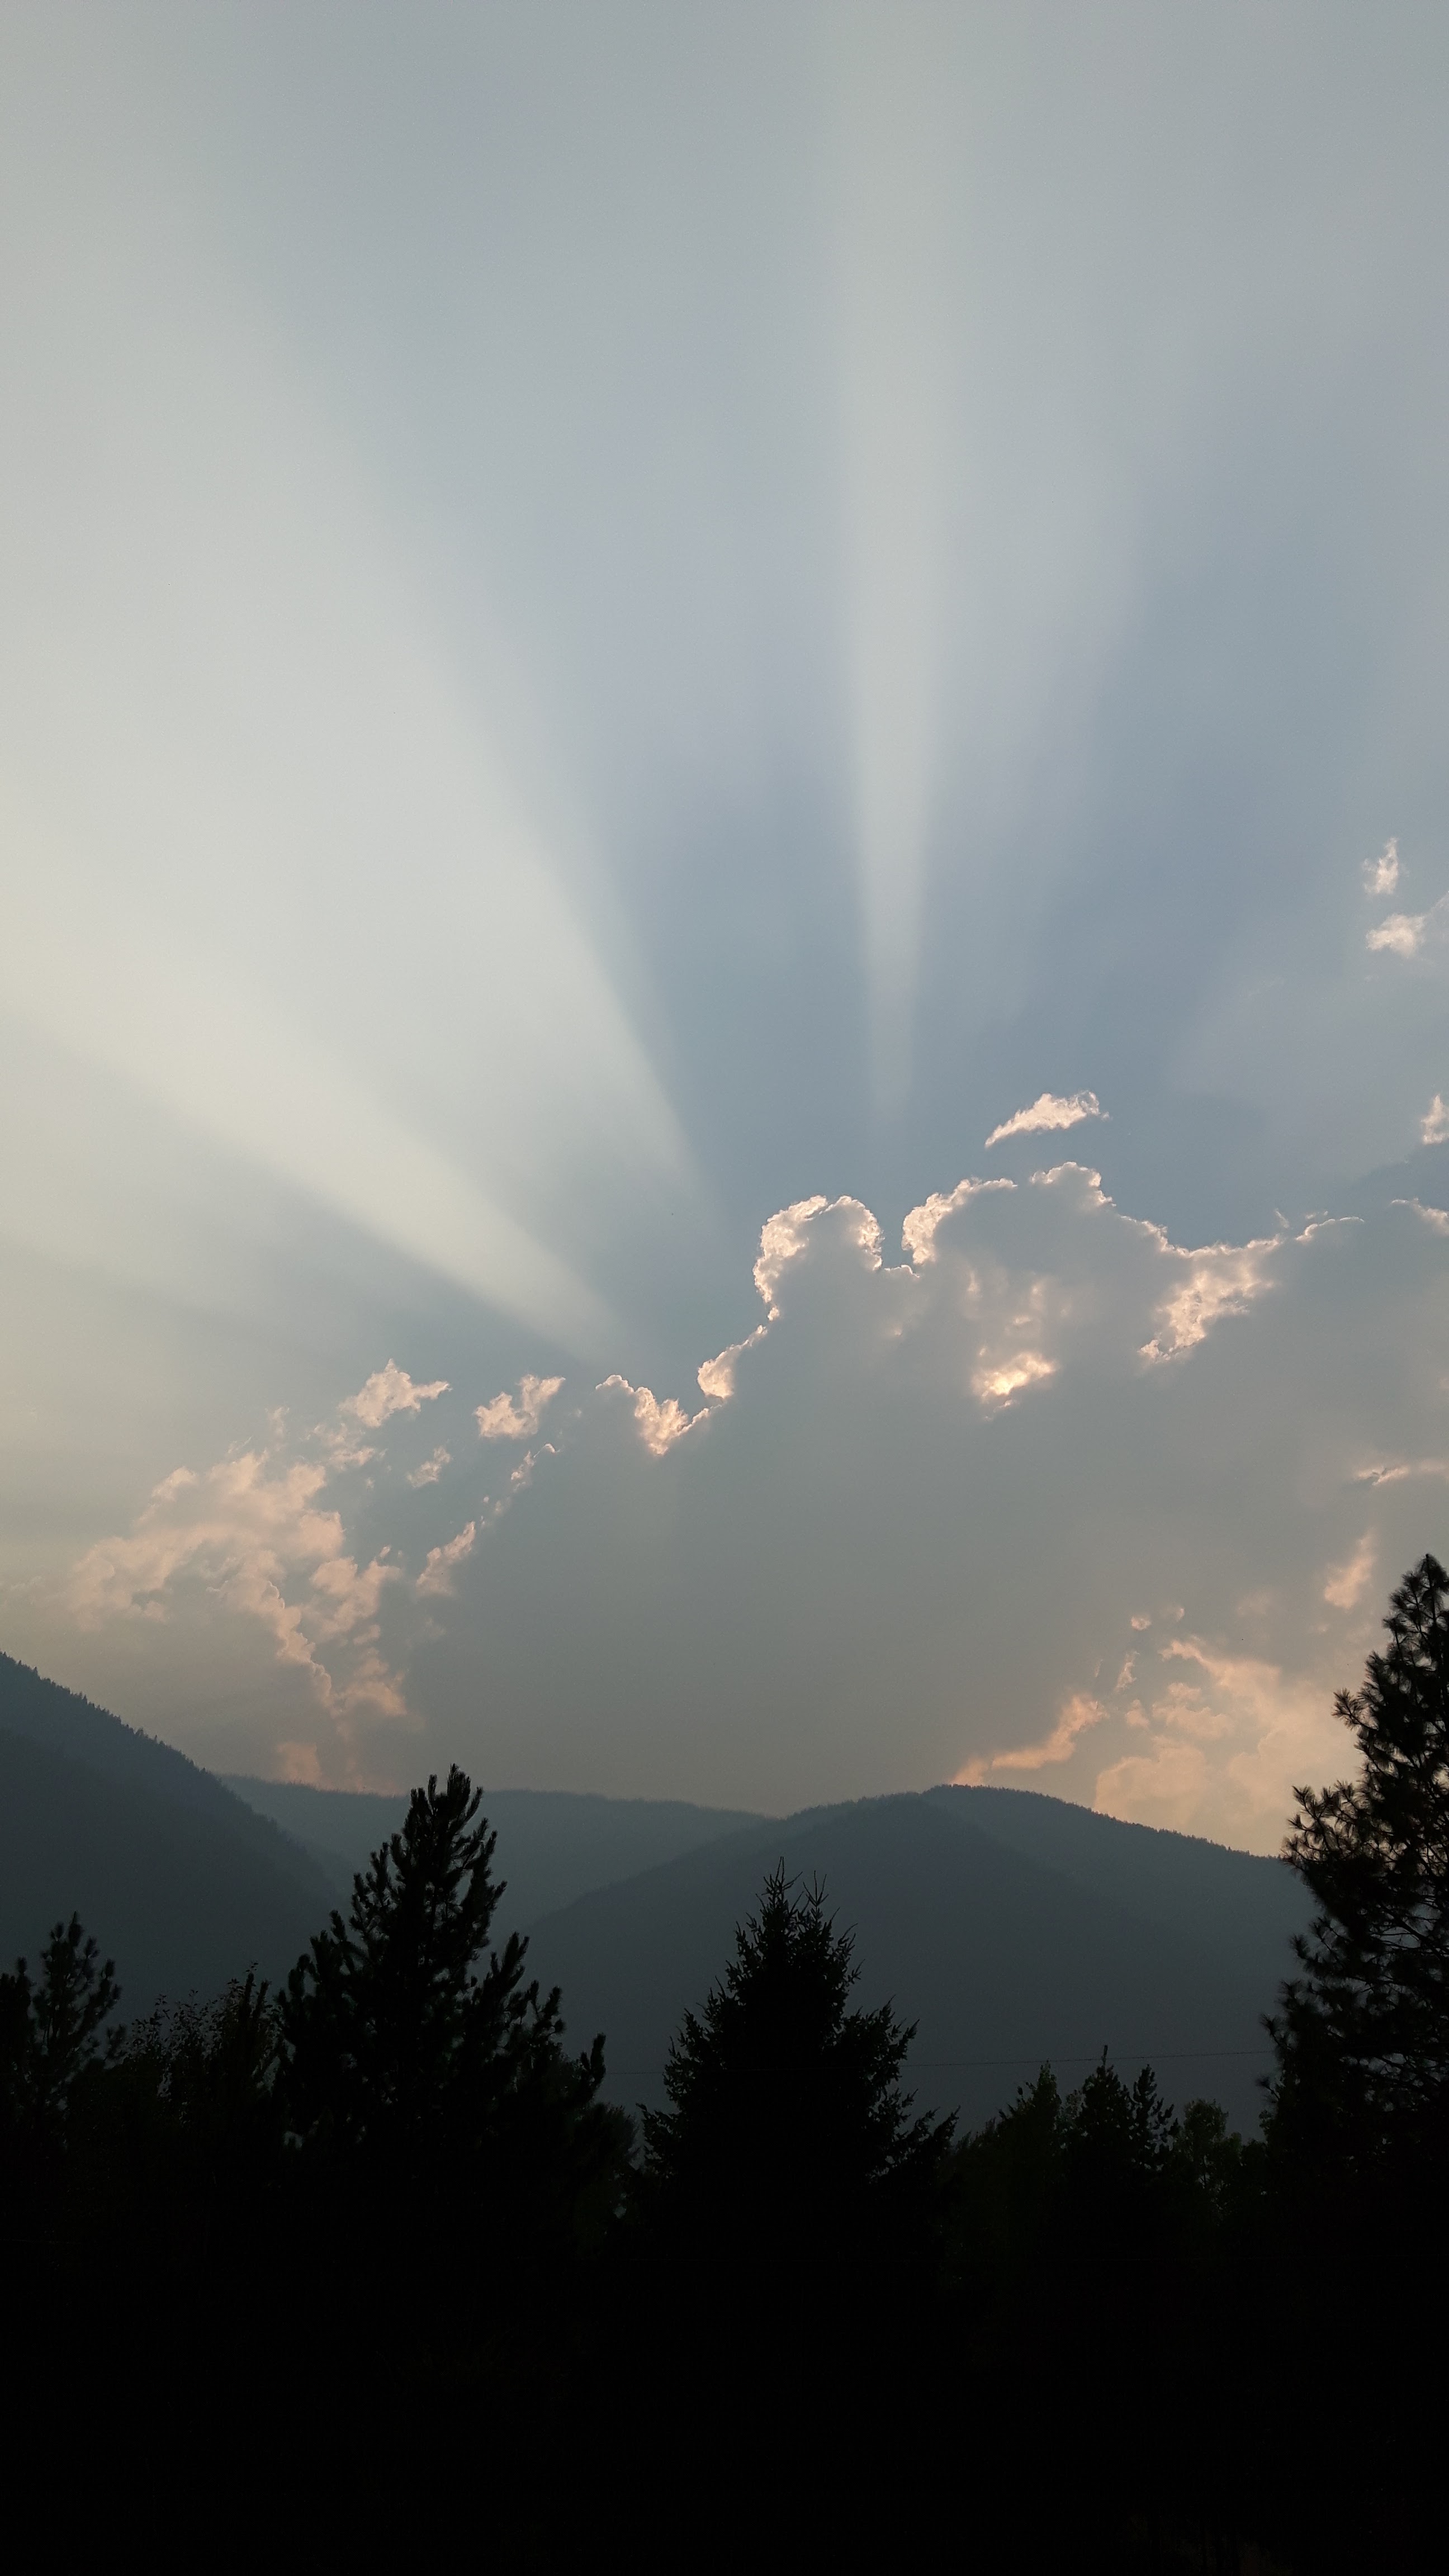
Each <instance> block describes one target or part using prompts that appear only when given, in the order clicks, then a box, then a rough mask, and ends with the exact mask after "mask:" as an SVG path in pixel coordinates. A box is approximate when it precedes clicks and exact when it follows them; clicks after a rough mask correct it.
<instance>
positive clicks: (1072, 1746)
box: [956, 1656, 1131, 1785]
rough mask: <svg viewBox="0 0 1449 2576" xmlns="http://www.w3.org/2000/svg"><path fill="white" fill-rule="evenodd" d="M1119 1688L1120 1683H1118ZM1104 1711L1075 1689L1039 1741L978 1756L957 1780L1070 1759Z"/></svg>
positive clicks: (1128, 1675) (1104, 1715)
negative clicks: (1010, 1750)
mask: <svg viewBox="0 0 1449 2576" xmlns="http://www.w3.org/2000/svg"><path fill="white" fill-rule="evenodd" d="M1130 1666H1131V1657H1130V1656H1129V1657H1128V1661H1127V1665H1126V1666H1124V1672H1123V1678H1124V1680H1130V1678H1131V1672H1130ZM1117 1687H1118V1689H1119V1690H1120V1689H1121V1688H1122V1687H1123V1683H1122V1682H1121V1681H1119V1683H1118V1685H1117ZM1106 1718H1107V1711H1106V1710H1105V1708H1104V1707H1103V1706H1102V1703H1101V1701H1100V1700H1097V1699H1092V1698H1091V1697H1090V1696H1089V1694H1088V1693H1087V1692H1085V1691H1074V1692H1073V1693H1072V1695H1071V1697H1070V1699H1069V1700H1068V1701H1067V1702H1066V1705H1065V1707H1064V1708H1063V1710H1062V1713H1061V1715H1060V1717H1059V1718H1058V1719H1057V1722H1056V1725H1055V1726H1054V1727H1053V1728H1052V1731H1051V1733H1050V1735H1048V1736H1046V1737H1044V1738H1043V1740H1042V1742H1041V1743H1040V1744H1020V1745H1018V1746H1017V1747H1016V1748H1015V1750H1014V1751H1012V1752H1009V1753H991V1754H987V1755H986V1756H985V1757H984V1758H983V1757H980V1756H978V1758H977V1759H976V1760H975V1761H974V1762H969V1763H967V1764H966V1765H965V1766H964V1768H963V1769H962V1770H960V1771H958V1773H957V1774H956V1777H957V1780H958V1781H960V1782H964V1783H967V1784H970V1785H975V1784H976V1783H978V1782H980V1781H982V1780H984V1779H985V1777H986V1775H987V1773H988V1772H991V1771H1044V1770H1046V1769H1047V1768H1048V1767H1049V1765H1050V1764H1052V1763H1054V1762H1069V1761H1070V1760H1071V1757H1072V1755H1073V1753H1074V1752H1075V1751H1076V1748H1077V1745H1078V1744H1079V1742H1080V1741H1081V1738H1082V1737H1083V1736H1084V1735H1085V1734H1087V1733H1088V1732H1089V1730H1090V1729H1091V1728H1092V1727H1094V1726H1102V1725H1105V1723H1106Z"/></svg>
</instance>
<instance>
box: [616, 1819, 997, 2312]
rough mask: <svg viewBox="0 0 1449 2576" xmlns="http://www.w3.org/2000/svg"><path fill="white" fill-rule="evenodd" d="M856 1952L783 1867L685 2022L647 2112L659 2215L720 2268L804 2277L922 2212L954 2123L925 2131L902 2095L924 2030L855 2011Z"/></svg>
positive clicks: (925, 2123) (647, 2164) (650, 2178)
mask: <svg viewBox="0 0 1449 2576" xmlns="http://www.w3.org/2000/svg"><path fill="white" fill-rule="evenodd" d="M853 1953H854V1944H853V1941H852V1939H851V1936H850V1934H849V1933H847V1932H838V1931H837V1930H836V1928H835V1924H834V1920H833V1918H832V1917H831V1916H830V1915H829V1914H828V1913H827V1912H826V1908H825V1891H824V1889H823V1887H821V1886H819V1885H818V1884H815V1885H811V1886H809V1887H805V1888H802V1889H800V1890H799V1891H798V1892H797V1891H796V1890H795V1888H794V1885H793V1882H792V1881H790V1880H789V1879H787V1878H786V1876H785V1868H784V1863H783V1862H781V1863H780V1864H779V1866H778V1867H777V1868H776V1869H775V1870H773V1871H772V1872H771V1874H770V1876H769V1877H768V1878H767V1880H766V1882H765V1886H764V1890H763V1893H762V1896H761V1899H760V1905H759V1910H758V1912H757V1913H756V1914H754V1915H752V1916H751V1917H750V1918H749V1920H748V1921H747V1922H746V1923H744V1924H743V1925H741V1926H739V1927H738V1928H737V1930H736V1933H735V1955H734V1958H733V1959H732V1960H731V1961H730V1963H729V1965H728V1967H727V1968H726V1970H725V1973H724V1979H723V1982H722V1983H721V1984H720V1985H717V1986H715V1987H714V1988H713V1989H712V1991H711V1993H710V1994H709V1996H708V1998H707V2000H706V2002H705V2004H704V2006H703V2008H702V2010H701V2011H700V2012H699V2013H697V2014H696V2013H693V2012H690V2013H686V2015H685V2017H684V2022H683V2025H682V2027H681V2029H680V2032H679V2035H678V2037H677V2038H676V2039H675V2040H674V2041H673V2042H672V2044H671V2047H670V2051H669V2058H668V2062H667V2065H666V2068H665V2076H664V2085H665V2092H666V2094H667V2096H668V2101H669V2105H670V2107H669V2109H668V2110H662V2111H661V2110H655V2111H647V2112H646V2113H645V2114H644V2121H643V2128H644V2173H643V2191H644V2199H645V2203H646V2206H648V2207H650V2208H651V2209H652V2210H653V2211H654V2212H655V2213H656V2214H657V2215H658V2216H660V2217H662V2218H663V2219H664V2220H665V2221H666V2222H667V2223H672V2224H673V2225H674V2226H675V2227H678V2228H682V2229H683V2230H684V2231H685V2232H687V2233H690V2234H694V2235H702V2237H703V2238H704V2239H705V2240H707V2243H708V2246H709V2247H710V2248H711V2249H713V2250H712V2253H711V2255H710V2257H709V2259H711V2260H713V2259H715V2257H721V2258H722V2259H723V2260H724V2262H725V2263H726V2264H736V2263H738V2262H739V2261H741V2260H744V2261H746V2262H747V2263H752V2262H754V2261H755V2260H756V2259H761V2260H766V2261H769V2262H775V2261H780V2260H784V2261H787V2262H788V2263H789V2264H790V2265H791V2266H792V2267H794V2268H798V2267H799V2265H800V2264H801V2263H808V2262H809V2261H810V2260H811V2258H812V2255H815V2254H824V2253H825V2252H826V2251H827V2250H828V2249H829V2248H831V2247H836V2248H838V2246H839V2242H840V2239H841V2236H842V2232H844V2233H845V2234H846V2235H847V2236H848V2237H849V2239H851V2240H852V2241H853V2244H854V2246H855V2248H856V2249H857V2250H859V2249H860V2248H861V2247H862V2246H863V2245H864V2243H865V2242H866V2240H867V2238H870V2237H876V2238H879V2237H880V2236H881V2235H882V2233H883V2232H890V2230H891V2223H892V2221H896V2222H901V2223H908V2220H909V2218H910V2217H914V2218H917V2219H919V2218H920V2217H921V2216H922V2215H923V2197H922V2195H923V2193H925V2194H926V2195H927V2196H928V2195H929V2187H930V2185H931V2184H932V2183H933V2182H934V2180H935V2178H936V2176H937V2175H938V2173H939V2171H940V2167H941V2164H942V2160H943V2158H944V2156H945V2153H946V2150H947V2148H948V2147H949V2144H950V2139H951V2133H952V2128H953V2122H952V2121H951V2120H949V2119H947V2120H944V2121H941V2122H932V2121H931V2120H929V2119H927V2118H917V2119H914V2120H913V2119H912V2118H911V2116H910V2109H911V2097H910V2095H909V2094H906V2093H903V2091H902V2089H901V2076H902V2071H903V2068H904V2065H905V2059H906V2056H907V2052H908V2051H909V2048H910V2045H911V2041H912V2040H913V2038H914V2037H915V2025H914V2023H912V2024H910V2025H909V2026H906V2025H903V2024H901V2023H900V2022H898V2021H897V2019H896V2017H895V2014H894V2012H893V2011H892V2009H891V2007H890V2005H889V2004H882V2005H880V2006H879V2007H878V2008H877V2009H876V2010H875V2011H874V2012H862V2011H860V2010H852V2009H851V2007H850V1995H851V1990H852V1988H853V1987H854V1985H855V1983H856V1980H857V1978H858V1976H859V1973H860V1972H859V1969H858V1968H857V1967H856V1965H855V1960H854V1955H853Z"/></svg>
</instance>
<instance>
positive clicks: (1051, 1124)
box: [986, 1091, 1107, 1152]
mask: <svg viewBox="0 0 1449 2576" xmlns="http://www.w3.org/2000/svg"><path fill="white" fill-rule="evenodd" d="M1106 1114H1107V1113H1106V1111H1105V1110H1104V1108H1103V1107H1102V1104H1101V1102H1100V1100H1099V1099H1098V1098H1097V1095H1096V1093H1095V1091H1074V1092H1073V1093H1072V1094H1071V1096H1070V1098H1065V1099H1064V1098H1063V1097H1062V1096H1061V1095H1060V1094H1059V1093H1058V1092H1055V1091H1044V1092H1042V1093H1041V1095H1040V1097H1039V1098H1038V1099H1036V1100H1034V1101H1033V1102H1032V1104H1031V1107H1030V1108H1029V1109H1018V1110H1016V1111H1014V1112H1013V1114H1012V1116H1011V1117H1010V1118H1003V1120H1002V1122H1001V1125H1000V1126H999V1127H993V1128H992V1130H991V1133H990V1135H989V1136H988V1137H987V1139H986V1147H987V1151H988V1152H989V1151H990V1149H991V1147H992V1146H993V1145H1000V1144H1003V1143H1004V1142H1005V1140H1006V1138H1007V1137H1008V1136H1046V1135H1050V1134H1051V1133H1052V1131H1053V1130H1054V1129H1057V1128H1061V1127H1079V1126H1080V1125H1081V1123H1082V1120H1083V1119H1084V1118H1105V1116H1106Z"/></svg>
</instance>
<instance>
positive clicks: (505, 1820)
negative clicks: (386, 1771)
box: [226, 1774, 768, 1930]
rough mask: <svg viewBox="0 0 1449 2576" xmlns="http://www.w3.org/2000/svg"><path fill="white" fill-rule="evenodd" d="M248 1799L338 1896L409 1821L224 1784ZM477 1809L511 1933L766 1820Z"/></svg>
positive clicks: (623, 1806)
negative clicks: (491, 1841)
mask: <svg viewBox="0 0 1449 2576" xmlns="http://www.w3.org/2000/svg"><path fill="white" fill-rule="evenodd" d="M226 1786H227V1788H228V1789H233V1790H235V1792H236V1794H237V1796H238V1797H239V1798H245V1799H246V1800H247V1801H248V1803H249V1804H250V1805H251V1806H253V1807H255V1808H256V1809H257V1811H258V1812H259V1814H261V1815H263V1816H269V1817H271V1818H272V1820H273V1821H274V1822H275V1823H276V1824H278V1825H280V1826H282V1827H283V1829H284V1830H285V1831H286V1832H287V1833H288V1834H290V1835H292V1836H293V1837H294V1838H295V1840H296V1841H297V1842H299V1843H301V1844H302V1845H303V1846H304V1847H305V1849H306V1850H308V1851H309V1852H310V1853H311V1854H312V1855H313V1857H314V1858H315V1859H316V1860H317V1861H318V1862H319V1863H320V1864H321V1865H322V1866H323V1867H324V1868H325V1869H327V1870H328V1871H330V1872H331V1874H332V1875H333V1877H334V1879H335V1880H336V1881H337V1883H338V1887H339V1892H340V1893H345V1892H347V1891H348V1890H350V1888H351V1885H352V1873H353V1871H354V1870H357V1869H362V1868H364V1867H365V1866H366V1864H367V1862H368V1860H369V1859H370V1857H371V1855H372V1853H373V1852H375V1851H376V1849H377V1847H378V1844H379V1843H380V1842H381V1841H382V1839H383V1837H384V1835H386V1834H392V1833H396V1832H397V1830H398V1828H399V1827H400V1825H401V1824H402V1821H403V1818H404V1817H405V1815H406V1814H407V1808H408V1802H407V1799H406V1798H405V1797H402V1798H390V1797H379V1796H377V1795H375V1794H372V1793H369V1792H365V1791H361V1790H352V1789H311V1788H306V1787H302V1786H299V1785H298V1784H297V1783H296V1782H293V1781H290V1780H251V1779H247V1778H244V1777H243V1776H241V1775H240V1774H232V1775H228V1777H227V1779H226ZM483 1803H484V1807H485V1809H486V1812H487V1816H488V1821H489V1823H490V1824H491V1825H492V1826H494V1827H495V1829H496V1831H497V1834H498V1853H497V1859H496V1861H495V1864H494V1866H495V1869H496V1872H497V1874H498V1876H499V1877H501V1878H503V1879H505V1880H506V1881H507V1887H508V1893H507V1896H506V1898H505V1900H504V1907H503V1914H504V1917H505V1918H506V1920H507V1923H508V1926H509V1928H510V1930H511V1929H514V1928H522V1929H526V1928H527V1926H528V1925H529V1924H530V1923H532V1922H534V1921H535V1920H536V1919H537V1918H538V1916H539V1915H541V1914H551V1913H553V1912H555V1911H556V1910H557V1908H558V1907H560V1906H564V1905H571V1904H572V1903H573V1901H574V1899H575V1898H576V1897H579V1896H585V1895H587V1894H588V1893H589V1891H590V1890H591V1889H593V1888H597V1887H609V1886H612V1885H613V1884H614V1883H615V1882H616V1881H617V1880H620V1879H625V1878H634V1877H636V1876H637V1875H638V1873H639V1872H640V1871H641V1870H645V1869H652V1868H655V1867H656V1866H657V1865H658V1864H659V1863H660V1862H663V1861H670V1860H676V1859H678V1858H679V1856H680V1855H681V1854H682V1853H684V1852H689V1851H694V1850H696V1849H697V1848H699V1846H701V1845H702V1844H705V1843H710V1842H717V1841H718V1840H719V1839H720V1837H721V1836H722V1835H725V1834H733V1833H738V1832H739V1831H740V1830H741V1829H742V1828H750V1827H753V1826H757V1825H765V1824H767V1822H768V1819H767V1818H766V1817H763V1816H757V1815H752V1814H750V1813H749V1811H748V1810H742V1809H738V1808H726V1807H694V1806H690V1805H688V1804H686V1803H685V1802H684V1801H683V1800H679V1799H671V1798H602V1797H592V1796H584V1795H579V1794H575V1793H573V1792H571V1791H569V1790H566V1789H485V1790H484V1792H483Z"/></svg>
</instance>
